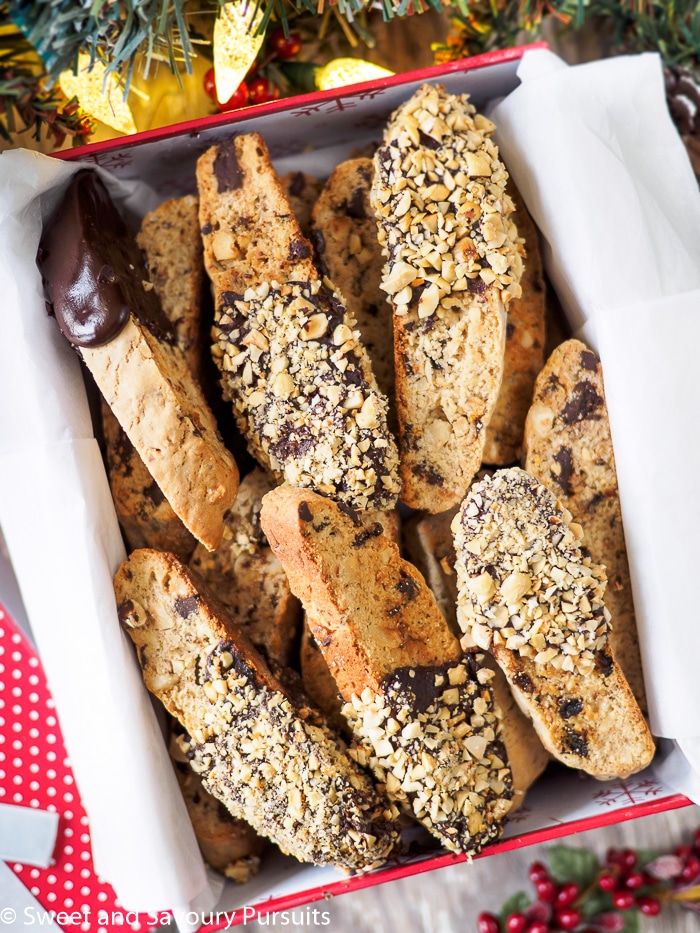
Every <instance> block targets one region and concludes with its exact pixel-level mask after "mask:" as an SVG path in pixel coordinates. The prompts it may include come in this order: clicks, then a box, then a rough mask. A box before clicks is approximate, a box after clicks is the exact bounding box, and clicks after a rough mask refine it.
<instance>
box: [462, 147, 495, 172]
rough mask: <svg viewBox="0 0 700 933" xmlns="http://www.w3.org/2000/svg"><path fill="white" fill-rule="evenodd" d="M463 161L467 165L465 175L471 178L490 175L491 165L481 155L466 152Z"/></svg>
mask: <svg viewBox="0 0 700 933" xmlns="http://www.w3.org/2000/svg"><path fill="white" fill-rule="evenodd" d="M465 161H466V163H467V175H469V176H471V177H473V176H475V175H489V176H490V175H491V163H490V162H489V161H488V159H487V158H486V157H485V156H484V155H483V154H482V153H480V152H467V153H465Z"/></svg>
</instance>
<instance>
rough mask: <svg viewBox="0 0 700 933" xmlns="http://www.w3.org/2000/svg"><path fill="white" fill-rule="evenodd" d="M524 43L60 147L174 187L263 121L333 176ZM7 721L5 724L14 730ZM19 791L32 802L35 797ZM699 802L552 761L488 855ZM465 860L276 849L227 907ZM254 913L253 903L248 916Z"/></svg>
mask: <svg viewBox="0 0 700 933" xmlns="http://www.w3.org/2000/svg"><path fill="white" fill-rule="evenodd" d="M541 46H542V44H540V46H539V47H541ZM524 51H525V48H516V49H509V50H505V51H502V52H494V53H488V54H485V55H481V56H477V57H476V58H472V59H469V60H466V61H460V62H453V63H450V64H448V65H445V66H440V67H435V68H428V69H424V70H422V71H417V72H412V73H409V74H403V75H396V76H394V77H389V78H384V79H380V80H378V81H374V82H370V83H367V84H361V85H354V86H352V87H346V88H342V89H338V90H333V91H328V92H319V93H315V94H309V95H305V96H302V97H297V98H293V99H290V100H284V101H275V102H271V103H269V104H265V105H261V106H258V107H254V108H249V109H246V110H242V111H238V112H234V113H233V114H230V113H227V114H220V115H216V116H212V117H208V118H204V119H201V120H196V121H192V122H190V123H185V124H180V125H177V126H173V127H168V128H163V129H158V130H154V131H151V132H147V133H141V134H138V135H136V136H132V137H128V138H125V139H119V140H111V141H108V142H104V143H98V144H95V145H92V146H84V147H81V148H78V149H74V150H71V151H69V152H63V153H60V154H59V158H61V159H65V160H70V161H81V162H86V163H90V164H95V165H98V166H101V167H103V168H105V169H108V170H109V171H110V172H112V173H113V174H114V175H116V176H117V177H119V178H122V179H125V180H131V179H140V180H141V181H144V182H146V183H147V184H148V185H149V186H151V187H152V188H153V189H154V190H155V191H156V192H157V194H158V195H160V196H162V197H163V198H166V197H172V196H176V195H180V194H184V193H188V192H191V191H194V189H195V180H194V166H195V162H196V159H197V158H198V156H199V155H200V154H201V153H202V152H204V151H205V150H206V149H207V148H209V147H210V146H211V145H214V144H216V143H218V142H220V141H221V140H223V139H226V138H228V137H230V136H231V135H232V134H241V133H248V132H253V131H257V132H260V133H261V134H262V135H263V137H264V138H265V140H266V142H267V144H268V146H269V149H270V152H271V155H272V158H273V160H274V161H275V164H276V166H277V167H278V169H279V170H280V172H284V171H288V170H290V169H294V170H303V171H308V172H310V173H311V174H316V175H319V176H323V175H326V174H328V173H329V171H330V169H332V167H333V166H334V165H335V164H337V163H338V162H339V161H341V160H342V159H344V158H347V156H348V154H349V153H350V151H351V150H352V149H354V148H357V147H359V146H362V145H364V144H365V143H367V142H370V141H372V140H376V139H378V138H379V136H380V133H381V129H382V128H383V126H384V125H385V123H386V120H387V118H388V116H389V115H390V113H391V112H392V111H393V110H394V109H395V108H396V106H398V104H399V103H401V102H402V101H404V100H405V99H406V98H407V97H408V96H410V94H411V93H413V91H414V90H415V89H416V88H417V87H418V86H419V85H420V84H422V83H424V82H426V81H439V82H440V83H442V84H444V85H445V87H446V88H447V90H448V91H451V92H453V93H463V92H468V93H469V94H470V95H471V97H472V99H473V101H474V102H475V104H476V105H477V106H478V107H482V106H484V105H485V104H486V103H487V102H489V101H491V100H493V99H495V98H498V97H501V96H503V95H505V94H507V93H509V92H510V91H511V90H513V89H514V88H515V87H516V86H517V84H518V79H517V76H516V70H517V66H518V62H519V60H520V58H521V57H522V55H523V53H524ZM1 596H2V593H0V597H1ZM13 635H14V630H13V629H12V628H11V627H9V626H7V625H5V635H4V645H5V653H6V654H7V653H10V641H9V640H10V639H11V638H12V637H13ZM23 651H24V652H25V653H26V658H27V659H28V660H27V663H29V664H34V665H36V661H35V660H34V661H33V660H31V657H32V653H31V649H30V648H29V647H28V646H25V647H24V648H23ZM23 657H24V655H23ZM5 680H7V677H6V678H5ZM7 686H8V687H9V686H10V684H9V683H8V684H7ZM0 689H1V688H0ZM59 712H60V711H59ZM14 715H15V714H14V713H13V716H14ZM17 715H19V714H17ZM22 715H23V714H22ZM11 722H12V718H10V720H9V723H11ZM9 723H8V725H6V726H5V731H6V733H7V732H8V726H9ZM1 758H2V754H1V753H0V759H1ZM15 776H16V775H15ZM12 780H13V778H12V776H11V773H10V771H7V773H5V772H3V777H2V779H1V780H0V797H2V798H3V799H5V800H7V801H8V802H11V801H12V798H13V794H15V795H16V794H17V791H16V790H14V788H13V785H12ZM20 783H21V782H20ZM3 794H4V797H3ZM21 803H24V805H27V801H24V800H22V801H21ZM689 803H690V801H689V800H687V798H685V797H683V796H681V795H678V794H674V793H672V792H671V791H670V790H669V789H668V788H667V787H665V786H664V785H663V784H662V783H661V782H660V781H659V780H658V779H657V778H656V777H655V776H654V774H653V772H652V770H651V769H647V771H645V772H642V773H641V774H639V775H636V776H634V777H633V778H630V779H628V780H626V781H619V780H618V781H611V782H605V783H601V782H597V781H595V780H593V779H591V778H583V779H582V778H581V777H580V776H579V775H577V774H574V773H572V772H568V771H566V770H565V769H563V768H559V769H550V772H549V773H547V774H546V775H544V776H543V778H541V779H540V780H539V781H538V782H537V784H536V785H535V787H534V788H533V789H532V790H531V791H530V793H529V794H528V797H527V801H526V804H525V806H523V807H522V808H521V809H520V810H519V811H518V813H517V814H515V816H514V818H513V820H511V821H510V822H509V823H508V824H507V825H506V828H505V832H504V836H503V839H502V841H501V842H499V843H497V844H495V845H492V846H490V847H489V848H488V849H487V851H486V852H485V853H484V856H488V855H490V854H494V853H496V852H501V851H505V850H508V849H514V848H518V847H521V846H525V845H529V844H531V843H534V842H542V841H545V840H549V839H554V838H557V837H560V836H564V835H568V834H571V833H575V832H578V831H581V830H584V829H592V828H595V827H597V826H602V825H606V824H610V823H615V822H621V821H623V820H628V819H633V818H636V817H638V816H643V815H647V814H650V813H655V812H659V811H662V810H669V809H673V808H676V807H681V806H685V805H688V804H689ZM42 805H43V803H42ZM52 805H54V806H57V807H58V809H59V812H64V810H65V809H66V807H63V808H62V807H61V805H59V804H52ZM72 810H75V807H73V808H72ZM72 810H71V812H72ZM65 842H66V840H65V839H64V838H61V840H60V842H59V849H58V850H57V852H56V860H57V862H56V866H55V867H54V868H53V869H51V870H50V876H51V877H52V878H54V881H53V882H51V883H50V884H48V883H47V884H45V885H39V884H37V885H36V887H37V889H38V890H39V892H40V893H39V897H40V900H42V902H43V903H44V904H45V906H47V907H54V909H57V906H56V903H55V902H54V903H49V902H48V901H47V900H46V897H47V895H48V892H49V889H51V888H52V885H53V889H54V890H57V891H58V890H60V891H61V892H62V895H63V897H64V900H65V892H64V887H63V884H64V881H65V877H64V876H63V875H62V874H61V870H62V866H63V868H65V861H66V859H65V855H64V853H63V852H62V850H61V849H60V846H65ZM463 860H464V857H463V856H462V857H460V856H455V855H452V854H447V853H444V852H443V851H441V852H438V853H435V852H427V853H426V852H423V853H422V854H419V855H415V856H412V857H407V858H401V859H398V860H397V861H395V862H392V863H391V864H390V865H388V866H386V867H385V868H383V869H380V870H377V871H374V872H371V873H368V874H365V875H360V876H356V877H350V878H347V877H343V876H342V875H341V874H340V873H339V872H337V871H335V870H333V869H320V868H313V867H310V866H302V865H300V864H299V863H297V862H295V861H294V860H292V859H287V858H284V857H282V856H272V857H270V858H268V859H267V861H266V863H265V865H264V868H263V872H262V873H261V875H260V876H259V877H258V878H256V879H253V880H252V881H251V882H249V883H248V884H246V885H244V886H233V885H229V886H228V887H227V888H226V890H225V893H224V897H223V899H222V902H221V907H220V909H221V910H228V911H233V910H236V918H235V919H236V922H242V921H243V919H244V918H243V912H242V909H241V908H242V907H243V906H247V907H250V908H252V909H254V910H255V912H259V913H267V912H270V911H276V910H282V909H287V908H292V907H297V906H299V905H302V904H305V903H309V902H311V901H315V900H320V899H322V898H324V897H326V896H328V895H330V894H340V893H343V892H345V891H350V890H353V889H357V888H363V887H368V886H371V885H374V884H379V883H382V882H385V881H390V880H393V879H395V878H400V877H405V876H407V875H411V874H416V873H419V872H423V871H428V870H431V869H434V868H439V867H441V866H443V865H448V864H452V863H454V862H456V861H463ZM19 875H20V877H21V878H22V879H23V880H25V883H26V874H25V873H24V872H23V871H22V870H21V869H19ZM28 886H29V885H28ZM100 890H102V889H100ZM85 896H86V897H87V895H85ZM125 908H128V905H125ZM251 916H252V914H251V913H250V912H249V913H248V914H247V919H250V918H251ZM140 922H141V923H142V924H144V923H146V925H147V919H144V918H141V919H140ZM223 925H224V924H223V922H222V923H220V924H218V925H217V924H209V925H208V926H207V927H206V928H207V929H211V930H214V929H219V928H221V927H222V926H223Z"/></svg>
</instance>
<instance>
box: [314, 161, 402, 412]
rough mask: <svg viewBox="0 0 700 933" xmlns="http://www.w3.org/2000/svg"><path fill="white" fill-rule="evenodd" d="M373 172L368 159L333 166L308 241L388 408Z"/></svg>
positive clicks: (388, 356)
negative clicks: (345, 312) (347, 314)
mask: <svg viewBox="0 0 700 933" xmlns="http://www.w3.org/2000/svg"><path fill="white" fill-rule="evenodd" d="M373 175H374V165H373V163H372V160H371V159H351V160H350V161H349V162H343V163H341V165H339V166H338V167H337V168H336V169H335V171H334V172H333V174H332V175H331V177H330V178H329V179H328V181H327V182H326V184H325V186H324V188H323V191H322V192H321V195H320V197H319V199H318V201H317V202H316V205H315V207H314V210H313V233H312V241H313V243H314V246H315V247H316V252H317V254H318V257H319V260H320V261H321V264H322V268H323V270H324V272H325V273H326V274H327V275H328V278H329V279H330V280H331V281H332V282H333V283H334V285H335V286H336V288H337V289H338V290H339V291H340V294H341V295H342V296H343V298H344V299H345V301H346V304H347V308H348V311H349V312H350V313H351V314H352V316H353V317H354V318H355V320H356V322H357V326H358V328H359V331H360V334H361V335H362V343H363V344H364V346H365V347H366V348H367V352H368V353H369V355H370V359H371V360H372V370H373V372H374V375H375V376H376V377H377V385H378V386H379V388H380V389H381V391H382V392H383V393H384V395H386V397H387V398H388V399H389V404H390V412H391V409H392V407H393V399H394V336H393V327H392V322H391V317H392V314H391V306H390V304H389V302H388V301H387V298H386V295H385V294H384V292H382V291H381V289H380V284H381V281H382V267H383V265H384V260H383V258H382V252H381V249H380V246H379V240H378V239H377V222H376V220H375V219H374V212H373V210H372V205H371V203H370V191H371V188H372V178H373ZM394 420H395V417H394Z"/></svg>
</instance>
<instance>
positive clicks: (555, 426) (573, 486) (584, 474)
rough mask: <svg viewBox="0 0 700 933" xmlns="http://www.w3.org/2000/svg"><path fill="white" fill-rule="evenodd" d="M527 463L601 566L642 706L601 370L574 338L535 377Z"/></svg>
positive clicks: (615, 641)
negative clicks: (579, 527) (579, 529)
mask: <svg viewBox="0 0 700 933" xmlns="http://www.w3.org/2000/svg"><path fill="white" fill-rule="evenodd" d="M525 468H526V469H527V470H528V472H530V473H532V474H533V476H536V477H537V479H538V480H539V481H540V482H541V483H542V484H543V485H545V486H546V487H547V488H548V489H551V491H552V492H553V493H554V495H555V496H556V497H557V498H558V499H559V501H560V502H561V503H562V505H564V506H565V507H566V508H567V509H568V510H569V511H570V512H571V514H572V515H573V517H574V520H575V521H577V522H580V523H581V525H583V527H584V528H585V532H586V547H587V548H588V550H589V552H590V555H591V559H592V560H593V561H594V562H595V563H598V564H604V565H605V572H606V574H607V577H608V588H607V590H606V595H605V605H606V606H607V608H608V610H609V611H610V615H611V616H612V630H611V632H610V645H611V647H612V649H613V652H614V654H615V658H616V660H617V662H618V663H619V665H620V667H621V668H622V670H623V673H624V675H625V677H626V678H627V681H628V683H629V685H630V687H631V688H632V693H634V695H635V697H636V698H637V702H638V703H639V705H640V707H641V708H642V710H643V711H644V712H646V708H647V707H646V695H645V692H644V679H643V676H642V662H641V658H640V654H639V639H638V636H637V623H636V619H635V614H634V603H633V601H632V585H631V582H630V571H629V565H628V563H627V549H626V548H625V533H624V530H623V527H622V513H621V511H620V495H619V492H618V488H617V473H616V472H615V455H614V453H613V446H612V439H611V436H610V422H609V421H608V411H607V407H606V405H605V389H604V387H603V373H602V370H601V367H600V362H599V360H598V358H597V356H596V355H595V353H593V351H592V350H589V349H588V347H586V345H585V344H583V343H581V342H580V341H579V340H567V341H566V343H563V344H561V346H559V347H557V349H556V350H555V351H554V352H553V353H552V355H551V356H550V357H549V359H548V360H547V364H546V366H545V367H544V369H543V370H542V372H541V373H540V375H539V376H538V378H537V384H536V386H535V394H534V397H533V400H532V407H531V408H530V411H529V413H528V416H527V422H526V425H525Z"/></svg>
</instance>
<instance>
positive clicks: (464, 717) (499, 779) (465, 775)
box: [343, 655, 513, 855]
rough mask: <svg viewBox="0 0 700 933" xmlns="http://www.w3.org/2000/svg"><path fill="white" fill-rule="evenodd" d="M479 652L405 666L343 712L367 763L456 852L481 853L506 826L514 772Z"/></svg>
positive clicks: (394, 795)
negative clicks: (453, 661)
mask: <svg viewBox="0 0 700 933" xmlns="http://www.w3.org/2000/svg"><path fill="white" fill-rule="evenodd" d="M479 658H480V656H474V655H468V656H466V657H465V658H464V660H463V661H462V663H460V664H454V665H452V666H450V665H444V666H439V667H438V666H434V667H423V668H420V667H419V668H402V669H399V670H397V671H395V672H394V673H393V674H391V675H390V676H389V677H387V678H386V680H385V682H384V684H383V685H382V687H383V690H382V692H381V693H374V692H373V691H372V690H370V689H369V687H366V688H365V690H363V692H362V696H361V697H358V696H353V697H352V700H351V702H349V703H346V704H345V706H344V707H343V714H344V715H345V716H346V717H347V719H348V722H349V723H350V725H351V726H352V728H353V731H354V733H355V737H356V739H357V740H358V746H357V747H356V748H355V749H354V750H352V749H351V752H350V754H351V755H353V757H355V759H356V760H357V761H358V762H359V763H360V764H361V765H365V766H368V767H369V768H370V770H371V771H372V773H373V774H374V776H375V778H377V780H379V781H380V782H381V784H382V785H383V786H384V788H385V789H386V793H387V796H388V797H389V799H390V800H394V801H396V802H397V803H399V804H400V805H401V806H402V807H403V809H405V810H406V812H408V813H409V814H410V815H411V816H413V817H415V819H417V820H419V821H420V822H421V823H422V824H423V825H424V826H426V827H427V828H428V829H429V830H430V831H431V833H432V834H433V835H434V836H436V837H437V838H438V839H439V840H440V841H441V842H442V844H443V845H444V846H445V848H447V849H450V850H451V851H453V852H466V853H467V854H472V855H476V854H477V853H478V852H480V851H481V849H482V847H483V846H484V845H486V844H487V843H488V842H490V841H492V840H493V839H497V838H498V837H499V836H500V834H501V827H500V821H501V820H502V819H503V817H504V816H505V815H506V814H507V813H508V811H509V809H510V806H511V797H512V793H513V788H512V775H511V771H510V768H509V766H508V763H507V758H506V751H505V747H504V745H503V743H502V741H501V737H500V723H499V720H498V716H497V714H496V711H495V708H494V703H493V694H492V691H491V689H490V688H489V686H488V684H489V681H490V680H491V678H492V677H493V672H492V671H489V670H486V669H485V668H481V667H480V665H479Z"/></svg>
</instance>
